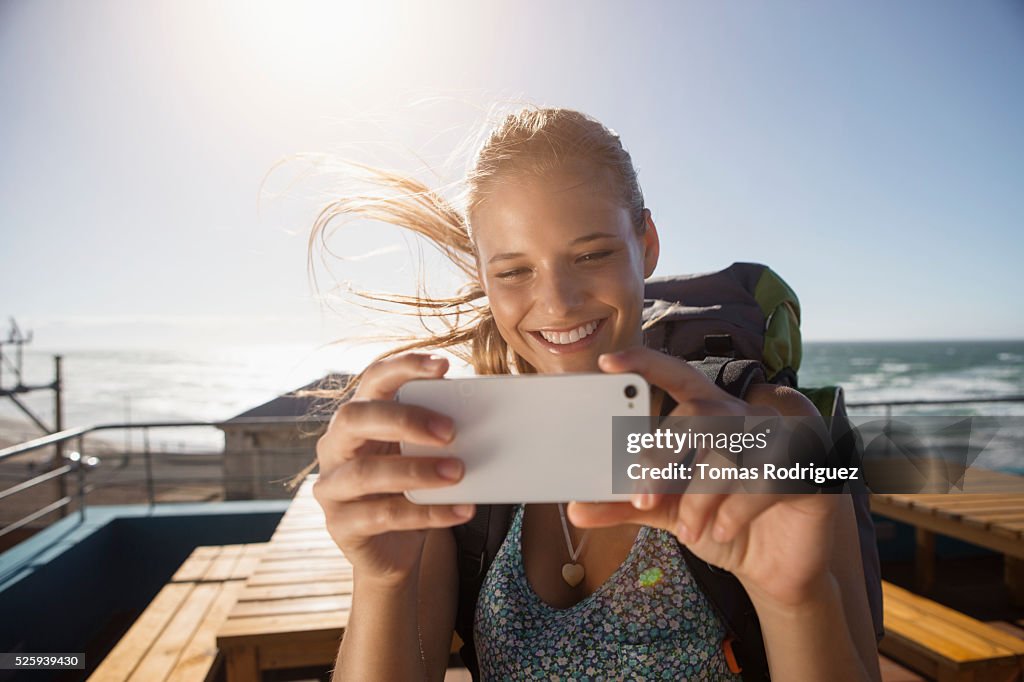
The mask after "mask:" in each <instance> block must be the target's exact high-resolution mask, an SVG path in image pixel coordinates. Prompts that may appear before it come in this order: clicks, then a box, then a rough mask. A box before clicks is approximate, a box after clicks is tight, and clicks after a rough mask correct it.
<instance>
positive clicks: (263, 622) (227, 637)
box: [217, 611, 348, 647]
mask: <svg viewBox="0 0 1024 682" xmlns="http://www.w3.org/2000/svg"><path fill="white" fill-rule="evenodd" d="M346 625H348V612H347V611H322V612H320V613H300V614H283V615H277V616H255V617H252V618H233V617H229V618H228V620H227V621H225V623H224V625H223V626H222V627H221V629H220V631H218V632H217V645H218V646H220V647H223V646H224V645H225V644H230V645H234V644H239V643H240V644H245V643H253V642H255V643H257V644H258V643H260V642H261V641H269V640H273V639H274V638H282V639H284V640H287V639H288V638H290V637H297V636H299V635H301V634H303V633H310V632H324V631H330V632H332V633H337V635H338V636H339V637H340V636H341V631H342V630H343V629H344V627H345V626H346Z"/></svg>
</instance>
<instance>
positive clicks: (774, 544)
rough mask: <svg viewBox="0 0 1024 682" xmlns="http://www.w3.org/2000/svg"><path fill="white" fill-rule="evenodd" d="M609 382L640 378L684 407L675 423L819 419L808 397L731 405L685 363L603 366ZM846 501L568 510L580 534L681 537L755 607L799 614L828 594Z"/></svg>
mask: <svg viewBox="0 0 1024 682" xmlns="http://www.w3.org/2000/svg"><path fill="white" fill-rule="evenodd" d="M599 364H600V367H601V369H602V370H604V371H605V372H611V373H619V372H636V373H637V374H640V375H641V376H643V377H644V378H645V379H647V381H648V382H649V383H650V384H651V385H654V386H659V387H661V388H662V389H664V390H665V391H666V392H667V393H668V394H669V395H671V396H672V397H673V398H674V399H675V400H676V401H677V402H678V403H679V404H678V406H677V407H676V408H675V409H674V410H673V411H672V412H671V414H670V416H771V415H781V416H785V415H795V416H804V417H806V416H817V415H818V412H817V410H815V408H814V406H813V405H812V404H811V403H810V402H809V401H808V400H807V399H806V398H804V397H803V396H802V395H801V394H799V393H797V392H796V391H791V390H789V389H777V387H774V386H772V387H770V388H768V387H767V386H765V388H764V389H759V390H757V391H755V392H753V394H756V397H752V394H748V398H750V399H751V402H744V401H742V400H739V399H737V398H734V397H733V396H731V395H729V394H728V393H726V392H725V391H723V390H722V389H720V388H718V387H717V386H715V385H714V384H713V383H711V382H710V381H708V379H707V378H706V377H705V376H704V375H703V374H702V373H701V372H700V371H698V370H696V369H694V368H693V367H690V366H689V365H688V364H687V363H686V362H684V361H682V360H679V359H677V358H674V357H671V356H669V355H665V354H664V353H660V352H657V351H654V350H650V349H646V348H635V349H630V350H627V351H623V352H621V353H615V354H606V355H602V356H601V358H600V362H599ZM840 497H841V496H839V495H778V494H755V493H734V494H711V493H705V494H701V493H688V494H682V495H668V494H644V495H636V496H634V498H633V500H634V501H633V504H632V505H631V504H627V503H623V502H613V503H579V502H573V503H572V504H570V505H569V517H570V520H571V521H572V522H573V524H575V525H576V526H578V527H581V528H587V527H601V526H613V525H617V524H621V523H637V524H643V525H647V526H653V527H656V528H663V529H665V530H668V531H670V532H672V533H674V534H675V535H676V536H677V537H678V538H679V540H680V542H682V543H683V544H685V545H686V546H687V547H689V549H690V550H691V551H692V552H693V553H694V554H695V555H697V556H698V557H699V558H701V559H703V560H704V561H707V562H708V563H710V564H712V565H715V566H718V567H720V568H723V569H725V570H727V571H730V572H731V573H733V574H734V575H735V576H736V577H737V578H738V579H739V580H740V581H741V582H742V583H743V586H744V588H746V590H747V592H748V593H749V594H750V596H751V599H752V600H754V602H755V604H756V603H758V602H761V603H762V604H765V605H772V606H779V607H782V608H790V607H796V606H800V605H803V604H807V603H810V602H812V601H814V600H815V599H817V598H818V597H819V596H820V595H821V594H822V590H825V589H827V585H828V584H829V579H830V576H829V574H828V570H829V564H830V559H831V554H832V549H833V548H832V545H833V537H832V536H833V520H834V518H833V517H834V516H835V513H836V509H837V505H838V502H839V498H840Z"/></svg>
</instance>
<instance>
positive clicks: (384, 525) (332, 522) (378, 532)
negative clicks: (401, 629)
mask: <svg viewBox="0 0 1024 682" xmlns="http://www.w3.org/2000/svg"><path fill="white" fill-rule="evenodd" d="M447 371H448V360H446V359H445V358H443V357H439V356H431V355H425V354H419V353H416V354H412V353H410V354H406V355H400V356H396V357H392V358H388V359H387V360H381V361H379V362H375V363H374V364H372V365H370V367H369V368H367V370H366V372H365V374H364V375H363V379H362V381H361V382H360V384H359V386H358V388H357V389H356V392H355V394H354V395H353V396H352V399H351V400H349V401H348V402H346V403H344V404H342V405H341V406H340V407H339V408H338V409H337V411H336V412H335V413H334V416H333V417H331V422H330V424H329V425H328V427H327V431H326V432H325V433H324V435H323V436H321V437H320V439H319V440H318V441H317V446H316V454H317V459H318V460H319V463H320V476H319V478H318V480H317V481H316V483H314V484H313V496H314V497H315V498H316V500H317V502H319V503H320V506H321V507H322V508H323V510H324V515H325V517H326V521H327V530H328V532H329V533H330V535H331V538H332V539H333V540H334V542H335V543H336V544H337V545H338V547H340V548H341V551H342V552H344V554H345V557H346V558H347V559H348V560H349V561H351V562H352V566H353V569H354V570H355V572H356V573H357V574H358V575H359V578H360V580H364V579H370V580H374V581H378V582H381V583H383V584H401V583H402V582H403V581H406V580H409V579H410V578H415V577H416V575H417V568H418V565H419V561H420V557H421V555H422V552H423V544H424V541H425V540H426V536H427V529H429V528H445V527H450V526H455V525H458V524H461V523H465V522H466V521H467V520H469V518H470V517H472V515H473V513H474V511H475V510H474V508H473V505H419V504H413V503H412V502H410V501H409V500H407V499H406V498H405V496H404V495H403V494H402V491H404V490H414V489H417V488H436V487H440V486H445V485H452V484H453V483H455V482H457V481H458V480H460V479H461V478H462V475H463V472H464V466H463V463H462V460H460V459H458V458H454V457H404V456H402V455H401V454H399V448H398V442H399V441H406V442H410V443H418V444H422V445H435V446H442V445H444V444H446V443H449V442H450V441H451V440H452V438H453V437H454V433H455V432H454V423H453V422H452V419H451V418H450V417H448V416H446V415H442V414H440V413H437V412H433V411H431V410H428V409H425V408H422V407H417V406H414V405H404V404H401V403H398V402H396V401H395V399H394V398H395V394H396V392H397V391H398V389H399V388H400V387H401V386H402V385H403V384H404V383H405V382H407V381H410V380H412V379H438V378H441V377H443V376H444V374H445V372H447Z"/></svg>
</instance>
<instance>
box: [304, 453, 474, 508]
mask: <svg viewBox="0 0 1024 682" xmlns="http://www.w3.org/2000/svg"><path fill="white" fill-rule="evenodd" d="M464 474H465V465H464V464H463V462H462V460H461V459H458V458H456V457H407V456H402V455H377V456H372V457H355V458H353V459H348V460H345V461H344V462H342V463H341V464H340V465H339V466H337V467H334V468H333V469H331V471H330V472H328V473H327V474H321V476H320V477H319V478H318V479H317V481H316V483H314V484H313V488H314V492H317V489H319V491H318V492H317V494H319V495H320V496H321V497H323V498H324V499H330V500H335V501H339V502H340V501H346V500H355V499H358V498H360V497H363V496H365V495H376V494H379V493H401V492H403V491H405V490H416V489H419V488H439V487H442V486H446V485H452V484H453V483H456V482H457V481H459V480H461V479H462V477H463V475H464Z"/></svg>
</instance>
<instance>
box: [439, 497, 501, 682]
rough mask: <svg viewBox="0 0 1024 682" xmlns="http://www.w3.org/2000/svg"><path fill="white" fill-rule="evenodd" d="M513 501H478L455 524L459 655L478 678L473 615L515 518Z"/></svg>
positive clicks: (456, 624) (456, 629)
mask: <svg viewBox="0 0 1024 682" xmlns="http://www.w3.org/2000/svg"><path fill="white" fill-rule="evenodd" d="M512 509H513V505H510V504H481V505H477V508H476V514H475V515H474V516H473V518H472V519H470V520H469V521H467V522H466V523H463V524H461V525H459V526H455V527H453V528H452V532H453V533H454V534H455V546H456V548H457V552H458V554H457V558H456V561H457V566H458V571H459V604H458V609H457V611H456V613H455V631H456V632H457V633H459V637H460V638H461V639H462V648H461V649H460V650H459V656H460V657H461V658H462V662H463V664H465V666H466V668H467V669H468V670H469V671H470V673H471V674H472V676H473V679H474V680H477V679H479V674H480V664H479V662H478V661H477V660H476V644H475V642H474V641H473V619H474V617H475V615H476V602H477V598H478V597H479V595H480V588H481V587H483V583H484V577H486V575H487V569H488V568H490V566H491V562H492V561H494V556H495V555H496V554H497V553H498V549H499V548H500V547H501V543H502V541H503V540H504V539H505V535H506V534H507V533H508V527H509V524H510V523H511V520H512Z"/></svg>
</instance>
